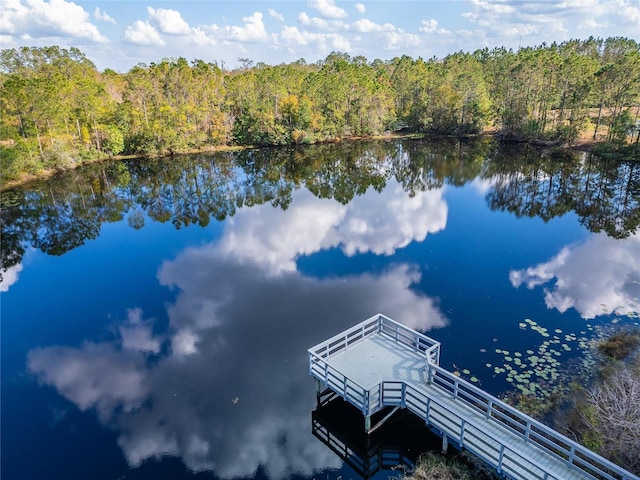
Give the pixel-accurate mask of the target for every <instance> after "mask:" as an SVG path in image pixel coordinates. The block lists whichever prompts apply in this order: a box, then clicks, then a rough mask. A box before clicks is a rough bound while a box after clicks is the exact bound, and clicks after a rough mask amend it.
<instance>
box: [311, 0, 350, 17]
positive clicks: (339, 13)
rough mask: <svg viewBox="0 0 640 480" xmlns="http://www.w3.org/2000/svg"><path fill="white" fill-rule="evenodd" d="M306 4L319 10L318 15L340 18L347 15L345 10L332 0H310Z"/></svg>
mask: <svg viewBox="0 0 640 480" xmlns="http://www.w3.org/2000/svg"><path fill="white" fill-rule="evenodd" d="M308 4H309V6H310V7H311V8H314V9H316V10H317V11H318V12H320V15H321V16H322V17H324V18H333V19H340V18H345V17H346V16H347V12H346V11H345V10H344V9H342V8H340V7H338V6H336V4H335V2H334V0H310V1H309V2H308Z"/></svg>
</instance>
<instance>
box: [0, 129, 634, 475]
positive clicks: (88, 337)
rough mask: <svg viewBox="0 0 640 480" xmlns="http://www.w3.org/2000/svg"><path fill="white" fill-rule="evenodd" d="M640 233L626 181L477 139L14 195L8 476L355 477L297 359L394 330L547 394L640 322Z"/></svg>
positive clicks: (93, 173)
mask: <svg viewBox="0 0 640 480" xmlns="http://www.w3.org/2000/svg"><path fill="white" fill-rule="evenodd" d="M639 222H640V167H639V166H638V165H637V164H635V165H634V164H625V163H622V164H620V163H612V162H604V161H601V160H599V159H597V158H594V157H590V156H588V155H584V154H581V155H578V154H567V153H563V154H558V153H552V152H548V151H541V150H536V149H533V148H531V147H513V146H501V145H498V144H495V143H493V142H490V141H486V140H481V141H474V142H466V143H459V142H448V141H437V142H429V141H408V140H407V141H399V140H393V141H380V142H361V143H348V144H342V145H320V146H314V147H307V148H300V149H297V148H296V149H293V148H291V149H262V150H250V151H245V152H240V153H222V154H216V155H194V156H177V157H173V158H167V159H161V160H148V161H140V160H137V161H131V162H118V163H105V164H100V165H94V166H91V167H89V168H86V169H82V170H78V171H75V172H71V173H67V174H65V175H61V176H59V177H56V178H54V179H51V180H49V181H46V182H39V183H35V184H32V185H29V186H27V187H24V188H20V189H15V190H12V191H9V192H5V193H3V194H2V283H1V284H0V288H1V291H2V304H1V306H2V442H1V444H2V473H3V478H6V479H18V478H34V479H37V478H65V479H84V478H88V477H90V478H94V479H113V478H127V479H131V478H136V479H147V478H159V477H162V478H219V479H231V478H256V479H257V478H260V479H282V478H309V479H311V478H338V477H343V478H359V477H358V473H357V471H356V470H354V468H352V466H350V465H349V464H347V463H344V462H343V460H342V459H341V458H340V457H339V456H338V455H336V453H335V452H334V451H332V450H331V449H330V448H328V447H327V446H326V445H325V444H324V443H322V442H321V441H320V440H319V439H318V438H317V436H314V435H313V434H312V413H311V412H312V410H313V409H314V408H315V406H316V398H315V388H314V383H313V380H312V379H311V378H310V377H309V376H308V373H307V356H306V349H307V348H308V347H310V346H312V345H313V344H315V343H317V342H320V341H322V340H324V339H326V338H328V337H329V336H332V335H334V334H335V333H338V332H339V331H341V330H343V329H345V328H348V327H349V326H351V325H353V324H355V323H357V322H359V321H361V320H364V319H365V318H368V317H369V316H371V315H373V314H375V313H377V312H382V313H384V314H386V315H388V316H390V317H392V318H394V319H395V320H398V321H400V322H402V323H404V324H405V325H407V326H409V327H412V328H416V329H419V330H421V331H424V332H427V333H428V335H430V336H432V337H433V338H435V339H437V340H439V341H441V342H442V343H443V350H442V365H443V366H445V367H447V368H450V369H453V370H456V371H458V372H460V375H461V376H463V377H465V378H467V379H470V380H471V379H473V381H475V382H477V383H478V384H479V385H480V386H482V387H483V388H485V389H487V390H488V391H490V392H491V393H493V394H496V395H502V394H504V393H506V392H509V391H514V390H515V389H517V388H519V389H520V390H521V391H524V392H526V393H529V394H533V395H539V396H544V395H545V392H546V391H547V390H548V389H549V388H552V386H553V384H554V383H557V382H558V381H559V379H560V377H561V376H562V374H563V371H565V370H566V369H567V368H569V367H570V368H571V369H579V368H583V367H585V368H586V367H588V354H587V353H586V352H587V351H588V348H587V343H588V341H589V340H590V339H592V338H594V336H596V335H598V332H599V330H600V329H602V328H603V327H608V326H611V325H629V324H630V325H633V324H637V311H638V297H640V232H639V231H638V224H639ZM505 352H506V353H505ZM528 352H531V353H528ZM517 354H519V355H517ZM532 357H535V358H537V360H533V359H532ZM516 359H518V360H517V361H516ZM585 362H586V363H585ZM563 369H564V370H563ZM527 372H529V373H527ZM527 375H528V376H527ZM545 377H546V378H545ZM532 385H533V386H532ZM356 421H357V420H356ZM338 423H340V422H338ZM407 428H409V427H407ZM411 428H413V427H411ZM411 431H413V430H411ZM390 435H391V434H390ZM412 436H414V437H416V436H420V435H419V434H418V433H415V434H412ZM407 448H409V447H407ZM411 448H414V449H415V448H417V447H411ZM411 448H409V449H411ZM377 475H378V476H379V478H387V477H388V476H389V472H379V473H378V474H377Z"/></svg>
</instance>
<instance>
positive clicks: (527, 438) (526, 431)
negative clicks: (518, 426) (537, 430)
mask: <svg viewBox="0 0 640 480" xmlns="http://www.w3.org/2000/svg"><path fill="white" fill-rule="evenodd" d="M530 434H531V420H529V421H528V422H527V429H526V430H525V431H524V439H525V440H526V441H528V440H529V435H530Z"/></svg>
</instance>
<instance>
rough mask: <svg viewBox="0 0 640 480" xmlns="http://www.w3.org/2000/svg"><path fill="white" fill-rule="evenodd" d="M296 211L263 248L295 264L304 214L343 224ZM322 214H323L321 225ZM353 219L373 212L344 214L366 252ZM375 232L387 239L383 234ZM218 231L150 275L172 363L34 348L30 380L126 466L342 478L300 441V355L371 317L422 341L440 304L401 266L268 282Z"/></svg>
mask: <svg viewBox="0 0 640 480" xmlns="http://www.w3.org/2000/svg"><path fill="white" fill-rule="evenodd" d="M391 193H392V194H391V196H390V197H387V200H391V201H392V203H393V198H394V195H393V192H391ZM305 195H306V194H305ZM301 200H302V202H303V203H304V204H305V205H306V206H305V207H304V208H303V209H302V211H299V212H294V214H293V216H294V218H295V220H294V221H292V222H282V221H281V222H280V223H279V224H275V225H272V224H270V223H268V222H266V223H265V224H264V227H265V228H267V229H268V230H269V231H268V232H265V238H264V242H265V244H266V245H268V246H271V247H273V248H276V249H277V248H280V249H283V248H285V247H282V246H278V245H275V244H274V242H276V240H277V239H276V237H275V235H276V234H278V233H279V235H280V243H287V242H288V240H289V239H292V240H293V242H294V244H295V245H296V246H297V248H296V250H297V251H298V253H295V252H292V253H290V254H289V255H290V256H293V257H295V256H296V255H298V254H300V252H305V251H311V250H313V249H314V248H316V247H314V246H315V245H316V241H315V239H313V238H310V237H308V236H306V235H304V233H303V234H302V236H300V235H301V231H300V230H299V228H298V226H297V225H296V224H304V223H305V222H307V220H306V219H305V218H302V215H303V214H305V213H306V214H315V213H319V214H321V215H324V217H326V218H332V217H333V216H335V215H338V216H339V214H340V212H339V210H340V207H339V206H338V205H339V204H337V202H333V201H331V203H335V204H336V205H328V204H327V201H319V203H315V204H314V203H313V202H311V201H310V199H308V198H306V197H305V198H302V199H296V202H294V205H295V204H296V203H299V202H300V201H301ZM305 200H306V201H305ZM327 205H328V206H329V207H330V208H329V210H330V212H329V213H328V214H327V213H324V214H323V213H322V212H323V210H325V209H326V208H327ZM422 206H423V207H429V205H424V204H422ZM270 208H271V209H272V210H278V209H277V208H276V207H270ZM290 208H293V207H290ZM362 208H364V207H362ZM389 209H390V211H391V212H398V211H399V210H398V208H397V206H391V207H389ZM246 210H250V209H246ZM246 210H245V209H243V210H242V211H241V212H238V214H237V215H236V217H237V216H238V215H246V213H245V212H246ZM266 210H267V208H262V209H260V213H262V214H266V213H268V212H267V211H266ZM331 212H334V213H331ZM335 212H337V213H335ZM414 213H415V212H414ZM363 215H371V214H370V213H368V212H352V214H351V215H350V216H348V218H349V219H350V220H352V221H350V222H349V225H350V231H351V233H349V234H346V233H345V235H348V236H350V237H352V238H354V237H355V238H360V242H361V243H363V244H364V243H366V244H371V240H364V237H363V234H364V233H366V232H365V230H366V229H363V228H362V226H361V225H358V224H357V223H358V222H357V221H356V219H358V218H361V217H362V216H363ZM408 215H411V214H410V213H408ZM236 217H234V218H236ZM270 218H277V216H275V215H270ZM418 218H420V217H418ZM418 221H420V220H418ZM381 222H382V220H381ZM324 223H325V225H326V224H330V223H332V222H331V221H325V222H324ZM402 223H404V220H401V224H402ZM373 227H374V228H377V229H378V230H379V233H380V234H381V235H382V236H385V237H389V236H391V237H395V236H396V235H395V233H393V234H390V229H387V227H386V226H383V225H382V223H379V224H377V223H374V225H373ZM225 228H226V230H225V232H224V233H223V237H224V239H223V240H220V241H218V242H215V243H211V244H208V245H204V246H200V247H197V248H188V249H186V250H184V251H183V252H182V253H180V254H179V255H178V256H177V257H176V258H175V259H174V260H172V261H168V262H165V263H164V264H163V265H162V267H161V268H160V270H159V273H158V278H159V281H160V283H161V284H162V285H166V286H175V287H177V289H178V291H179V293H178V295H177V298H176V301H175V303H174V304H172V305H170V306H169V307H168V316H169V322H170V327H169V331H168V332H167V333H166V336H167V337H168V338H169V340H170V342H171V345H172V350H171V351H170V352H167V353H165V354H160V355H159V356H156V357H151V356H150V355H152V354H154V352H153V351H152V350H150V349H135V348H133V349H127V348H118V345H120V344H123V345H124V343H125V342H124V339H117V340H115V341H113V342H105V343H103V344H93V343H85V344H84V345H82V346H81V347H79V348H70V347H58V346H54V347H48V348H42V349H35V350H32V351H31V352H30V353H29V355H28V366H29V371H30V372H31V373H33V374H34V375H36V376H37V378H38V379H39V381H40V382H41V383H43V384H46V385H49V386H52V387H54V388H55V389H57V391H58V392H59V393H60V394H61V395H63V396H64V397H65V398H67V399H68V400H69V401H71V402H73V403H75V404H76V405H77V406H78V408H80V409H82V410H88V409H95V411H96V412H97V414H98V419H99V420H100V421H101V422H102V423H103V424H105V425H107V426H109V427H111V428H112V429H113V430H115V431H116V432H117V435H118V445H119V446H120V448H121V449H122V451H123V453H124V455H125V458H126V459H127V461H128V463H129V465H131V466H132V467H135V466H138V465H140V464H141V463H142V462H144V461H145V460H148V459H153V458H156V459H158V458H161V457H163V456H165V455H172V456H176V457H179V458H180V459H181V460H182V462H184V464H185V465H186V467H187V468H188V469H190V470H192V471H194V472H200V471H211V472H215V475H216V476H217V477H218V478H223V479H232V478H240V477H242V478H246V477H250V476H253V475H254V474H255V472H256V471H257V470H258V469H263V470H264V472H265V475H266V476H267V477H268V478H288V477H291V476H305V477H311V476H314V474H315V473H316V472H318V471H320V470H326V469H332V468H338V467H339V466H340V465H341V461H340V459H339V458H338V457H337V456H335V455H334V454H333V453H332V452H331V451H330V450H329V449H327V448H326V447H325V446H324V445H323V444H322V443H321V442H318V441H317V439H315V438H314V437H313V436H312V435H311V434H310V433H309V432H308V425H309V422H310V412H311V410H312V409H313V407H314V405H315V402H316V399H315V390H314V388H313V382H310V380H309V376H308V373H307V368H306V362H307V357H306V355H304V348H307V346H309V345H313V344H314V343H316V342H318V341H320V340H322V339H324V338H327V337H328V336H330V335H332V334H335V333H336V332H339V331H342V330H344V329H345V328H347V327H350V326H352V325H353V324H354V323H355V322H358V321H360V320H363V319H365V318H368V317H369V316H371V315H372V314H373V313H375V312H377V311H383V312H385V313H387V314H388V315H390V316H391V317H392V318H395V319H397V320H399V321H401V322H403V323H405V324H406V325H407V326H410V327H413V328H417V329H420V330H427V329H430V328H433V327H436V326H441V325H444V324H445V323H446V318H445V317H444V315H443V314H442V313H441V312H440V311H439V308H438V306H437V302H436V301H434V300H433V299H431V298H428V297H425V296H422V295H419V294H417V293H416V292H415V290H414V289H413V288H412V286H413V285H414V284H415V283H417V282H419V281H420V274H419V272H418V271H417V270H416V269H414V268H412V267H410V266H408V265H397V266H395V267H393V268H391V269H390V270H387V271H384V272H381V273H379V274H362V275H352V276H343V277H337V278H314V277H310V276H305V275H304V274H302V273H301V272H299V271H297V270H295V269H294V270H285V271H282V272H281V273H280V274H279V275H269V274H268V273H267V269H266V265H265V262H263V261H262V260H261V259H259V258H255V257H253V256H243V255H238V254H237V251H236V250H234V249H229V242H230V241H231V239H236V240H237V241H244V240H245V239H247V236H246V235H243V234H242V232H243V231H244V230H246V229H243V228H240V227H238V226H237V224H233V223H229V224H227V225H226V226H225ZM278 229H284V230H280V231H279V232H278ZM406 234H407V233H406V232H405V235H406ZM409 235H411V233H409ZM255 241H257V242H259V241H260V239H255ZM354 241H355V240H354ZM395 243H396V242H395V241H385V242H382V243H380V245H382V248H385V247H384V245H388V244H395ZM260 250H261V251H265V250H267V249H265V248H261V249H260ZM274 299H276V301H274ZM303 320H304V321H303ZM141 325H142V326H149V324H148V321H146V320H144V319H143V318H142V312H141V311H140V310H139V309H132V310H130V311H129V312H128V318H127V322H126V324H125V327H127V326H129V327H135V326H141ZM119 331H120V332H122V331H123V330H122V329H119ZM196 342H197V343H198V346H200V348H196V345H195V343H196ZM301 345H302V346H304V347H303V350H300V348H301ZM247 352H250V354H249V355H248V354H247ZM151 358H153V361H150V359H151ZM256 392H260V393H259V394H256Z"/></svg>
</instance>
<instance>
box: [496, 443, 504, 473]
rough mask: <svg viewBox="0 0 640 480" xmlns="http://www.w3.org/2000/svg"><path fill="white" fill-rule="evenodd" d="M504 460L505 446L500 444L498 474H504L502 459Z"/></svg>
mask: <svg viewBox="0 0 640 480" xmlns="http://www.w3.org/2000/svg"><path fill="white" fill-rule="evenodd" d="M503 458H504V445H503V444H500V457H498V468H496V470H498V473H501V472H502V459H503Z"/></svg>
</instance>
